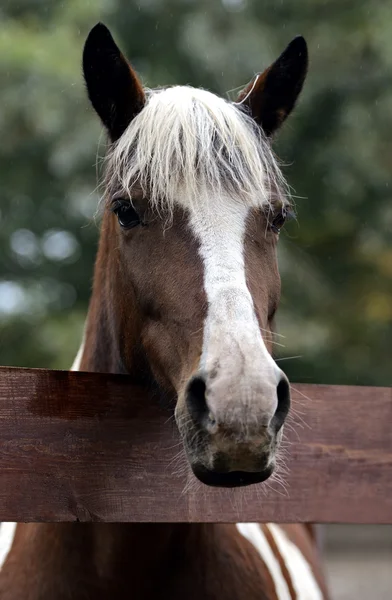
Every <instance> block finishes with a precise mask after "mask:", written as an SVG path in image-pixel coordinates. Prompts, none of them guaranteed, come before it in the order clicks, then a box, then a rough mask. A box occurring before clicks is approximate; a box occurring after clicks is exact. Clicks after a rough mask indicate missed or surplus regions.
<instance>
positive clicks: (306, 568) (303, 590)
mask: <svg viewBox="0 0 392 600" xmlns="http://www.w3.org/2000/svg"><path fill="white" fill-rule="evenodd" d="M268 528H269V530H270V532H271V534H272V535H273V537H274V540H275V543H276V545H277V547H278V550H279V553H280V555H281V557H282V558H283V560H284V562H285V565H286V568H287V570H288V572H289V574H290V578H291V582H292V585H293V588H294V590H295V593H296V598H297V600H323V594H322V592H321V590H320V587H319V585H318V583H317V581H316V578H315V576H314V574H313V571H312V569H311V567H310V565H309V563H308V562H307V560H306V559H305V557H304V555H303V554H302V552H301V551H300V550H299V548H298V547H297V546H296V545H295V544H294V543H293V542H292V541H291V540H289V538H288V537H287V535H286V534H285V532H284V531H283V530H282V529H281V528H280V527H279V526H278V525H274V524H272V523H269V524H268Z"/></svg>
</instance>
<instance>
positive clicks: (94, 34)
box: [85, 23, 117, 50]
mask: <svg viewBox="0 0 392 600" xmlns="http://www.w3.org/2000/svg"><path fill="white" fill-rule="evenodd" d="M89 47H92V48H97V47H98V48H100V49H101V50H107V49H108V48H117V46H116V42H115V41H114V39H113V37H112V34H111V33H110V31H109V29H108V28H107V27H106V25H104V24H103V23H97V24H96V25H95V26H94V27H93V28H92V29H91V31H90V33H89V34H88V36H87V39H86V43H85V49H86V48H89Z"/></svg>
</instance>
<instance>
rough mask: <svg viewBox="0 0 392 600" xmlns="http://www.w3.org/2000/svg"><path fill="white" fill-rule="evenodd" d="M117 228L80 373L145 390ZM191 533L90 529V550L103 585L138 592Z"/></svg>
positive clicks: (142, 527) (96, 289) (109, 235)
mask: <svg viewBox="0 0 392 600" xmlns="http://www.w3.org/2000/svg"><path fill="white" fill-rule="evenodd" d="M112 227H113V225H112V224H111V222H110V219H108V218H107V217H106V218H104V220H103V223H102V230H101V238H100V242H99V248H98V253H97V260H96V264H95V269H94V283H93V292H92V296H91V300H90V306H89V311H88V316H87V322H86V328H85V335H84V343H83V351H82V356H81V361H80V365H79V369H78V370H80V371H93V372H94V371H95V372H101V373H102V372H106V373H127V374H130V375H131V376H132V377H133V379H134V381H135V383H138V384H139V385H140V384H141V383H142V381H143V378H142V377H141V376H140V370H141V369H144V370H145V365H144V364H143V360H142V358H141V353H140V351H139V337H138V323H139V318H138V314H137V309H136V305H135V303H134V300H133V298H129V294H128V296H126V295H125V294H124V290H123V289H122V285H121V274H120V272H119V260H118V256H117V255H116V248H113V243H112V240H115V239H116V237H115V232H114V231H113V230H112ZM124 297H127V305H126V307H124V306H123V305H122V304H121V300H122V299H123V298H124ZM124 319H126V324H125V325H126V332H127V335H128V336H131V338H132V342H131V344H129V343H128V344H127V348H129V347H132V348H133V352H132V354H131V356H129V355H128V356H126V357H125V358H126V364H127V368H125V366H124V362H125V361H124V357H123V351H124V348H122V347H121V345H120V344H121V342H120V340H121V337H122V335H121V334H122V326H123V324H124ZM128 352H129V351H128ZM71 527H72V526H71ZM187 529H188V528H187V526H184V525H175V524H170V523H168V524H131V523H130V524H121V525H118V524H106V523H105V524H102V523H94V524H91V525H90V535H91V544H92V546H93V548H94V550H93V553H94V556H95V557H96V568H97V571H98V572H99V573H100V574H101V575H102V576H103V577H104V579H111V578H112V579H114V580H116V581H119V580H121V581H123V579H124V573H125V574H127V577H126V579H128V578H132V589H134V586H135V580H138V579H140V580H141V581H142V582H145V580H146V577H145V575H146V570H147V569H151V565H152V564H153V563H154V561H155V560H156V561H157V563H160V562H162V559H163V558H164V556H165V555H167V553H168V551H169V548H170V547H171V546H172V545H173V543H174V542H173V539H175V545H176V546H178V545H180V546H182V545H183V544H184V543H185V542H184V539H185V537H186V536H187V535H188V532H187ZM65 531H67V530H66V529H64V534H65ZM77 532H78V529H77V528H74V529H73V535H75V534H77ZM181 532H182V533H181ZM68 533H69V532H68V531H67V535H68ZM181 540H182V541H181ZM171 553H172V552H171ZM147 579H148V577H147ZM143 585H144V583H143Z"/></svg>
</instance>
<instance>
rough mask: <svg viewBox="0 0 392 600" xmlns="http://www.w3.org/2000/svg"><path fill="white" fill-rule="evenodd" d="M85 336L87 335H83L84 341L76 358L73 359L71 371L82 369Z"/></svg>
mask: <svg viewBox="0 0 392 600" xmlns="http://www.w3.org/2000/svg"><path fill="white" fill-rule="evenodd" d="M84 337H85V336H84V335H83V340H82V343H81V344H80V348H79V350H78V353H77V355H76V357H75V360H74V361H73V364H72V367H71V371H80V363H81V362H82V356H83V352H84Z"/></svg>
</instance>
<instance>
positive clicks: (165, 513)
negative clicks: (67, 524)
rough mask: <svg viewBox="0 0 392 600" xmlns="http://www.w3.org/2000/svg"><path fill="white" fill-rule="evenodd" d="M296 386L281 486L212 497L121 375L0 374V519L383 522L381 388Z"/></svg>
mask: <svg viewBox="0 0 392 600" xmlns="http://www.w3.org/2000/svg"><path fill="white" fill-rule="evenodd" d="M295 387H296V389H297V390H298V393H297V392H294V394H293V396H294V399H293V400H294V401H293V407H294V411H296V410H297V411H300V413H301V418H299V417H295V416H294V417H293V419H292V425H293V427H294V430H292V429H291V428H287V438H288V439H289V441H290V445H289V452H288V456H287V459H286V463H287V467H288V469H289V473H288V475H285V476H284V479H285V488H283V487H282V485H281V484H280V482H278V481H275V482H274V481H272V482H270V483H269V482H267V484H260V485H258V486H251V487H249V488H246V489H237V490H220V489H213V488H208V487H206V486H203V485H202V484H198V483H197V482H196V480H194V478H193V476H191V475H189V473H188V474H187V473H184V470H185V471H186V464H187V463H186V461H185V459H184V458H183V457H182V456H181V453H180V454H179V452H180V450H181V444H180V440H179V436H178V434H177V431H176V427H175V423H174V421H173V419H171V418H170V413H169V412H168V411H167V409H164V408H162V407H160V406H159V405H158V401H157V399H153V398H152V399H151V398H147V397H146V396H145V394H144V393H142V391H141V390H140V389H139V388H137V387H136V386H134V385H132V384H131V383H130V381H129V379H128V378H127V377H126V376H118V375H101V374H92V373H73V372H67V371H45V370H35V369H17V368H0V521H8V520H16V521H91V520H92V521H195V522H199V521H205V522H207V521H215V522H233V521H238V520H242V521H275V522H318V523H322V522H345V523H354V522H355V523H367V522H369V523H370V522H371V523H392V389H389V388H366V387H346V386H316V385H300V384H298V385H297V384H296V385H295ZM178 454H179V457H178V458H176V457H177V455H178Z"/></svg>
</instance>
